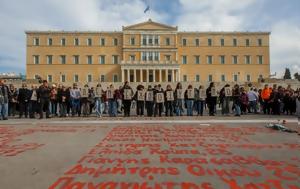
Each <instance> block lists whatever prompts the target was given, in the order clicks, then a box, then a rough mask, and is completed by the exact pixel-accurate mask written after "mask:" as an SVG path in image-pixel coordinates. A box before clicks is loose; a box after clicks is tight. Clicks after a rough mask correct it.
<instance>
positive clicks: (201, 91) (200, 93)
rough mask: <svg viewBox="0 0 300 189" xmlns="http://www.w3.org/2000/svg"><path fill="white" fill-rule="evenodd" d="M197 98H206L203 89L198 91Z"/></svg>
mask: <svg viewBox="0 0 300 189" xmlns="http://www.w3.org/2000/svg"><path fill="white" fill-rule="evenodd" d="M199 97H200V98H201V99H204V98H206V91H205V89H199Z"/></svg>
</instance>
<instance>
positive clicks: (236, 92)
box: [232, 84, 241, 116]
mask: <svg viewBox="0 0 300 189" xmlns="http://www.w3.org/2000/svg"><path fill="white" fill-rule="evenodd" d="M240 95H241V93H240V87H239V85H238V84H236V85H234V88H233V90H232V99H233V108H234V111H235V116H241V101H240Z"/></svg>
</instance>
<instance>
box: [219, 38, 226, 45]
mask: <svg viewBox="0 0 300 189" xmlns="http://www.w3.org/2000/svg"><path fill="white" fill-rule="evenodd" d="M220 43H221V46H222V47H223V46H224V45H225V40H224V39H221V41H220Z"/></svg>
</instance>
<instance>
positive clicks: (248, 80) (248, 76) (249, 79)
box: [246, 74, 251, 82]
mask: <svg viewBox="0 0 300 189" xmlns="http://www.w3.org/2000/svg"><path fill="white" fill-rule="evenodd" d="M246 80H247V82H250V81H251V76H250V75H249V74H248V75H247V77H246Z"/></svg>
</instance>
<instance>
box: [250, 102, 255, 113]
mask: <svg viewBox="0 0 300 189" xmlns="http://www.w3.org/2000/svg"><path fill="white" fill-rule="evenodd" d="M249 106H250V111H251V112H254V113H257V108H256V101H250V102H249Z"/></svg>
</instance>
